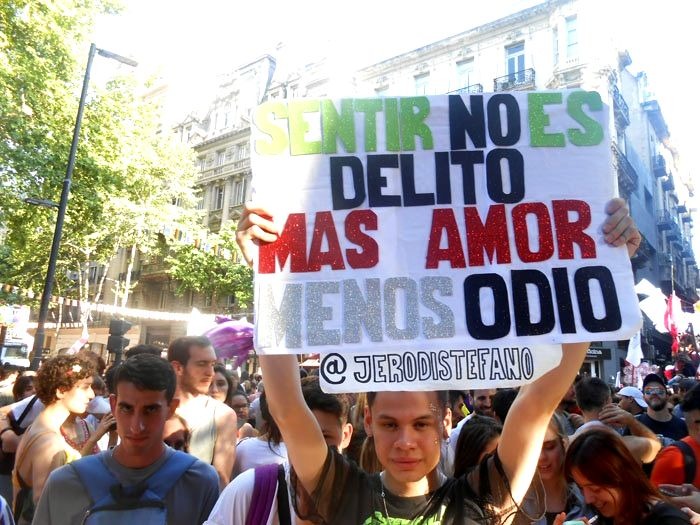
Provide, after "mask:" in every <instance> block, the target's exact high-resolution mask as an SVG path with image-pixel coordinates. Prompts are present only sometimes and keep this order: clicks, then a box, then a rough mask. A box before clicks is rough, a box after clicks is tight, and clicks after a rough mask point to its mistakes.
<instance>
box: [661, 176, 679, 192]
mask: <svg viewBox="0 0 700 525" xmlns="http://www.w3.org/2000/svg"><path fill="white" fill-rule="evenodd" d="M661 187H662V188H663V189H664V190H666V191H673V190H675V189H676V184H675V183H674V182H673V175H671V174H670V173H669V174H668V175H666V177H665V178H664V179H663V180H662V181H661Z"/></svg>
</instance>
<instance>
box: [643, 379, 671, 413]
mask: <svg viewBox="0 0 700 525" xmlns="http://www.w3.org/2000/svg"><path fill="white" fill-rule="evenodd" d="M667 398H668V394H667V393H666V387H665V386H664V385H662V384H661V383H654V382H652V383H648V384H647V385H646V386H645V387H644V401H646V402H647V405H649V407H650V408H651V409H652V410H657V411H658V410H663V409H664V408H666V403H667V402H668V399H667Z"/></svg>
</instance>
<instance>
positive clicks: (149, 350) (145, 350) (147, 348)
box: [124, 344, 163, 359]
mask: <svg viewBox="0 0 700 525" xmlns="http://www.w3.org/2000/svg"><path fill="white" fill-rule="evenodd" d="M162 352H163V349H162V348H160V347H158V346H156V345H146V344H141V345H135V346H132V347H131V348H129V349H128V350H127V351H126V352H124V357H125V358H126V359H129V358H130V357H134V356H135V355H139V354H150V355H154V356H156V357H160V356H161V354H162Z"/></svg>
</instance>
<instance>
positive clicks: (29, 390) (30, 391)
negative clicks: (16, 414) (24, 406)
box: [20, 381, 36, 399]
mask: <svg viewBox="0 0 700 525" xmlns="http://www.w3.org/2000/svg"><path fill="white" fill-rule="evenodd" d="M34 394H36V390H35V389H34V381H29V383H27V386H25V387H24V390H23V391H22V392H20V399H27V398H28V397H29V396H33V395H34Z"/></svg>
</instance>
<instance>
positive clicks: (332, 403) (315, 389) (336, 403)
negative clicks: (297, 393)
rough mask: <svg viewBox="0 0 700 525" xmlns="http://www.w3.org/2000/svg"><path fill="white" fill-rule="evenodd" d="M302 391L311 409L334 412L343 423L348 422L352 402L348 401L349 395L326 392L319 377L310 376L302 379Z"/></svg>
mask: <svg viewBox="0 0 700 525" xmlns="http://www.w3.org/2000/svg"><path fill="white" fill-rule="evenodd" d="M301 393H302V395H303V396H304V401H306V404H307V405H308V407H309V409H311V410H320V411H321V412H326V413H328V414H333V415H334V416H335V417H337V418H338V422H339V423H340V424H341V425H344V424H345V423H347V422H348V413H349V412H350V403H348V399H347V396H345V395H342V394H339V395H336V394H326V393H325V392H324V391H323V390H321V384H320V382H319V380H318V377H313V376H309V377H305V378H304V379H302V380H301Z"/></svg>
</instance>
